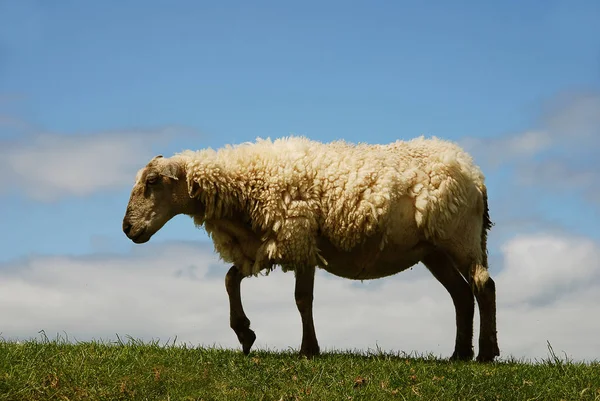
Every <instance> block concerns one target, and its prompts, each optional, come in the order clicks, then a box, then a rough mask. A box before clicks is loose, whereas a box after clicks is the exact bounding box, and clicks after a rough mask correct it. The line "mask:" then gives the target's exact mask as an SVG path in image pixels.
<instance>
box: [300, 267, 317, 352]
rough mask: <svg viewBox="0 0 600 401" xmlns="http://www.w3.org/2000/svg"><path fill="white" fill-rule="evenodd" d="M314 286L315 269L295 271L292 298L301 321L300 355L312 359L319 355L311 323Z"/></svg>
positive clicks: (312, 323)
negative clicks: (293, 297) (294, 285)
mask: <svg viewBox="0 0 600 401" xmlns="http://www.w3.org/2000/svg"><path fill="white" fill-rule="evenodd" d="M314 284H315V268H314V266H311V267H304V269H303V270H301V271H296V289H295V291H294V296H295V298H296V306H297V307H298V311H299V312H300V317H301V319H302V345H301V346H300V355H304V356H307V357H312V356H315V355H319V343H318V342H317V335H316V334H315V325H314V322H313V313H312V310H313V289H314Z"/></svg>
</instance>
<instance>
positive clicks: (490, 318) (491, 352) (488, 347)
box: [473, 277, 500, 362]
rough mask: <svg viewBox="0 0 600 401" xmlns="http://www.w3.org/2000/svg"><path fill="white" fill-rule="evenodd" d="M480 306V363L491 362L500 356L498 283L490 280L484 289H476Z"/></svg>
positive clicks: (478, 358) (478, 357)
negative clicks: (497, 319) (497, 305)
mask: <svg viewBox="0 0 600 401" xmlns="http://www.w3.org/2000/svg"><path fill="white" fill-rule="evenodd" d="M473 290H474V292H475V296H476V297H477V304H478V305H479V317H480V329H479V330H480V331H479V355H478V356H477V360H478V361H479V362H491V361H493V360H494V357H496V356H498V355H500V349H499V348H498V336H497V333H496V283H494V280H492V278H491V277H490V278H488V280H487V282H486V283H485V284H484V285H483V288H474V289H473Z"/></svg>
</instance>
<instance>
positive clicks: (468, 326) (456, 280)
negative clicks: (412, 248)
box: [423, 251, 475, 360]
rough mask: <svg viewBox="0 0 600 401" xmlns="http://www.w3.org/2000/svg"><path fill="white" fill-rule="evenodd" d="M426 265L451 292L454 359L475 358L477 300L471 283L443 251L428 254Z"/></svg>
mask: <svg viewBox="0 0 600 401" xmlns="http://www.w3.org/2000/svg"><path fill="white" fill-rule="evenodd" d="M423 263H424V264H425V266H427V268H428V269H429V271H430V272H431V273H432V274H433V275H434V277H435V278H436V279H437V280H438V281H439V282H440V283H442V285H443V286H444V288H446V290H447V291H448V292H449V293H450V296H451V297H452V302H454V308H455V309H456V343H455V345H454V353H453V354H452V356H451V357H450V359H452V360H471V359H473V315H474V312H475V300H474V298H473V292H472V291H471V288H470V287H469V284H467V282H466V281H465V279H464V278H463V276H462V275H461V274H460V273H459V271H458V270H456V269H455V268H454V264H453V263H452V260H451V259H450V258H449V257H448V256H447V255H446V254H444V253H443V252H441V251H440V252H435V253H433V254H431V255H428V256H427V257H426V258H425V260H424V261H423Z"/></svg>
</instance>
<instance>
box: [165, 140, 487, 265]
mask: <svg viewBox="0 0 600 401" xmlns="http://www.w3.org/2000/svg"><path fill="white" fill-rule="evenodd" d="M174 157H175V158H179V159H180V162H181V164H182V165H184V166H185V172H186V177H187V184H188V190H189V194H190V196H191V197H193V198H198V199H200V200H201V202H202V203H203V204H204V206H205V215H204V216H196V217H195V223H196V224H197V225H204V226H205V229H206V231H207V233H208V234H209V235H210V236H211V238H212V240H213V242H214V244H215V250H216V251H217V252H218V253H219V254H220V256H221V258H222V259H223V260H224V261H226V262H232V263H236V264H238V267H239V268H240V269H241V271H242V272H243V274H245V275H250V274H257V273H258V272H259V271H260V270H262V269H267V271H268V270H269V269H271V268H272V267H273V265H281V266H282V267H283V269H284V270H290V269H296V268H298V267H301V266H307V265H313V266H315V265H320V266H323V265H325V264H327V261H325V260H324V259H323V258H322V257H321V256H320V255H319V250H318V249H317V246H316V239H317V236H318V235H323V236H325V237H327V238H328V239H329V240H330V241H331V243H332V244H334V245H335V246H337V247H339V248H340V249H342V250H350V249H352V248H353V247H355V246H357V245H358V244H360V243H361V242H363V241H364V240H365V239H366V238H368V237H370V236H372V235H374V234H376V233H383V239H382V243H381V247H382V248H383V247H384V246H385V243H386V240H387V238H386V235H387V234H386V223H387V222H388V220H389V218H390V209H391V206H392V205H393V204H394V202H397V201H398V199H400V198H402V197H409V198H410V199H411V200H412V203H411V204H412V205H414V207H412V208H411V209H410V210H409V211H407V212H410V213H414V219H415V221H416V223H417V226H418V227H419V229H420V230H422V233H423V236H424V238H425V239H427V240H429V241H432V242H434V243H435V242H436V240H441V239H444V238H447V236H448V235H450V234H451V233H452V232H453V229H454V228H455V226H456V222H457V221H458V220H460V216H461V213H463V211H464V210H467V209H468V208H469V207H471V206H472V205H473V204H474V203H475V202H476V201H477V199H481V197H482V194H485V186H484V176H483V174H482V172H481V170H480V169H479V168H478V167H477V166H476V165H474V163H473V160H472V158H471V156H470V155H468V154H467V153H466V152H464V151H463V150H462V149H461V148H460V147H459V146H458V145H456V144H454V143H452V142H448V141H444V140H441V139H438V138H435V137H434V138H431V139H426V138H424V137H419V138H415V139H412V140H410V141H397V142H394V143H391V144H387V145H370V144H357V145H354V144H351V143H347V142H345V141H336V142H331V143H321V142H317V141H313V140H309V139H307V138H304V137H287V138H281V139H277V140H274V141H271V140H270V139H267V140H262V139H257V140H256V142H254V143H243V144H240V145H235V146H230V145H228V146H226V147H224V148H221V149H219V150H217V151H215V150H213V149H210V148H209V149H204V150H200V151H189V150H187V151H184V152H182V153H179V154H177V155H175V156H174ZM234 216H243V219H244V222H245V223H246V224H248V227H250V226H251V227H252V229H253V230H254V231H255V232H260V233H261V234H262V243H261V245H260V247H259V248H258V251H257V255H256V257H255V258H254V260H244V261H243V263H242V264H241V266H239V264H240V260H234V259H236V256H235V255H238V259H239V252H238V253H237V254H236V250H235V249H233V248H234V247H235V244H234V241H232V238H230V237H228V235H227V234H225V233H223V232H217V231H213V230H212V226H211V225H210V224H204V223H205V222H206V223H208V222H210V220H211V219H222V218H228V217H234Z"/></svg>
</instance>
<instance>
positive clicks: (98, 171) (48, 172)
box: [0, 128, 181, 201]
mask: <svg viewBox="0 0 600 401" xmlns="http://www.w3.org/2000/svg"><path fill="white" fill-rule="evenodd" d="M180 132H181V131H180V130H178V129H176V128H164V129H159V130H152V131H126V132H107V133H97V134H89V135H57V134H38V135H23V136H21V137H20V138H18V139H16V140H12V141H9V140H5V141H1V142H0V170H1V171H2V175H0V193H1V192H4V193H6V192H24V193H25V194H26V195H28V196H29V197H31V198H33V199H35V200H39V201H52V200H56V199H60V198H64V197H68V196H73V195H74V196H86V195H89V194H92V193H96V192H101V191H106V190H111V189H115V188H120V187H122V186H124V185H131V184H132V183H133V177H134V176H135V172H136V171H137V170H138V169H139V168H140V167H142V166H143V165H144V164H145V163H146V162H147V161H148V160H149V159H150V157H151V156H153V153H152V148H153V146H154V145H156V144H157V143H161V142H164V141H168V140H170V139H172V138H173V137H174V136H175V135H177V134H179V133H180Z"/></svg>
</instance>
